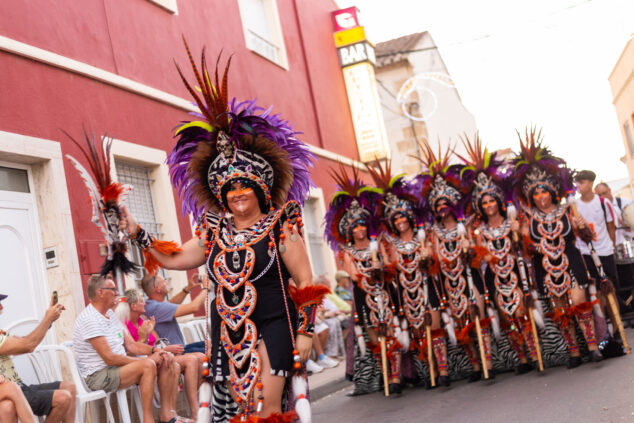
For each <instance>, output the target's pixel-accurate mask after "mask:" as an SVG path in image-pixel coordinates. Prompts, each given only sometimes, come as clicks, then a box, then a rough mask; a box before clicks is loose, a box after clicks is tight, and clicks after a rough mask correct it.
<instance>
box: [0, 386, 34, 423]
mask: <svg viewBox="0 0 634 423" xmlns="http://www.w3.org/2000/svg"><path fill="white" fill-rule="evenodd" d="M18 419H20V421H21V422H22V423H36V422H37V420H35V417H33V412H32V410H31V406H30V405H29V402H28V401H27V400H26V397H25V396H24V393H23V392H22V390H21V389H20V387H19V386H18V384H17V383H15V382H13V381H11V380H8V379H7V378H5V377H4V376H2V375H0V422H3V423H17V422H18Z"/></svg>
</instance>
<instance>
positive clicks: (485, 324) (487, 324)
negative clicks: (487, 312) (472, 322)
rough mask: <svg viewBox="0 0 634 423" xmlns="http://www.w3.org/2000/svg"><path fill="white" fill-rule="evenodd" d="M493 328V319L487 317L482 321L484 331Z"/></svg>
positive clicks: (481, 325)
mask: <svg viewBox="0 0 634 423" xmlns="http://www.w3.org/2000/svg"><path fill="white" fill-rule="evenodd" d="M490 326H491V318H490V317H487V318H486V319H480V327H482V329H487V328H489V327H490Z"/></svg>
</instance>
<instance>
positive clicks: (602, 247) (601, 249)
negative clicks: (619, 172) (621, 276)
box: [575, 170, 618, 287]
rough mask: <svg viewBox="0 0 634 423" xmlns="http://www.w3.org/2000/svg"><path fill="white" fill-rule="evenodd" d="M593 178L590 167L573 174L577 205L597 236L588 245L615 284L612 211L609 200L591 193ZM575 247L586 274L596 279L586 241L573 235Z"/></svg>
mask: <svg viewBox="0 0 634 423" xmlns="http://www.w3.org/2000/svg"><path fill="white" fill-rule="evenodd" d="M595 179H596V174H595V173H594V172H593V171H591V170H582V171H580V172H578V173H577V174H576V175H575V184H576V185H577V190H578V191H579V194H581V199H580V201H577V209H578V210H579V213H580V214H581V216H582V217H583V218H584V219H585V220H586V222H588V223H591V224H592V225H593V226H594V232H595V233H596V236H597V238H596V240H595V241H593V242H592V245H593V246H594V249H595V250H596V252H597V254H598V255H599V258H600V259H601V265H602V267H603V270H604V271H605V274H606V275H607V276H608V278H610V280H611V281H613V282H614V284H615V285H616V286H617V287H618V277H617V273H616V262H615V261H614V240H615V232H616V226H615V224H614V221H615V219H614V216H615V215H614V211H613V209H612V203H611V202H610V201H604V200H603V199H602V198H601V197H599V196H598V195H594V192H593V191H592V185H593V184H594V180H595ZM577 248H579V251H581V254H583V259H584V260H585V262H586V266H587V268H588V271H589V272H590V275H591V276H592V277H593V278H595V279H597V280H599V274H598V272H597V269H596V268H595V266H594V262H593V261H592V256H591V255H590V248H589V247H588V244H586V243H585V242H583V241H582V240H581V239H579V238H577Z"/></svg>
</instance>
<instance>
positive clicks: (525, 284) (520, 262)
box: [508, 207, 544, 372]
mask: <svg viewBox="0 0 634 423" xmlns="http://www.w3.org/2000/svg"><path fill="white" fill-rule="evenodd" d="M509 211H510V207H509ZM508 214H509V219H510V220H511V222H515V213H513V212H509V213H508ZM518 241H519V234H518V233H517V231H513V242H515V244H517V243H518ZM516 254H517V269H518V270H519V272H520V280H521V282H522V292H524V295H531V294H530V291H529V285H530V284H529V278H530V276H529V275H527V273H526V267H525V266H526V262H525V261H524V257H523V256H522V251H521V248H518V249H517V251H516ZM534 310H535V306H532V307H529V308H528V319H529V321H530V324H531V333H532V334H533V339H534V340H535V352H536V353H537V364H538V366H539V371H540V372H543V371H544V361H543V358H542V348H541V346H540V345H539V336H538V333H537V325H535V316H533V311H534Z"/></svg>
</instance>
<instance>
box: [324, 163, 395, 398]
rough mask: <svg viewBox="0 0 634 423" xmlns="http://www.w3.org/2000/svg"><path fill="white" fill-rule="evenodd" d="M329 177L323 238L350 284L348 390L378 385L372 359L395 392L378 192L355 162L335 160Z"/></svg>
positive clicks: (372, 389)
mask: <svg viewBox="0 0 634 423" xmlns="http://www.w3.org/2000/svg"><path fill="white" fill-rule="evenodd" d="M332 176H333V179H334V180H335V182H336V183H337V185H338V186H339V189H340V191H338V192H337V193H335V195H334V196H333V198H332V200H331V202H330V205H329V207H328V211H327V212H326V217H325V226H326V227H325V231H324V237H325V238H326V240H327V241H328V243H329V244H330V246H331V248H332V249H333V250H335V251H337V252H338V253H339V258H340V260H341V262H342V263H343V268H344V270H345V271H346V272H348V274H349V275H350V277H351V279H352V281H353V283H354V287H353V295H354V303H355V307H356V310H355V316H354V317H355V327H354V330H355V334H356V337H357V347H358V348H356V349H355V357H354V360H355V365H354V370H355V373H354V375H353V382H354V394H355V395H361V394H367V393H370V392H375V391H378V390H379V389H381V380H380V376H381V368H379V367H378V363H381V365H382V366H383V379H384V380H383V383H384V386H385V389H386V394H400V392H401V386H400V382H401V381H400V348H401V344H400V343H399V342H398V340H397V339H396V338H395V337H394V327H393V325H392V323H393V318H394V315H395V308H394V304H393V299H394V296H393V295H392V294H393V292H391V291H390V285H391V283H390V282H391V279H392V276H393V275H391V274H390V272H389V270H388V269H387V268H386V267H385V266H384V264H383V262H382V260H381V255H380V254H379V251H378V250H379V242H378V236H379V227H380V219H378V216H377V210H376V208H377V204H378V202H379V198H380V195H379V193H378V192H377V190H376V189H375V188H373V187H369V186H366V185H364V184H363V182H361V179H360V178H359V171H358V169H357V168H355V167H353V168H352V175H349V174H348V172H346V169H345V167H344V166H343V165H340V167H339V171H338V172H334V171H333V172H332ZM381 345H383V346H384V348H382V347H381ZM366 347H368V348H366ZM373 357H374V358H373Z"/></svg>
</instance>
